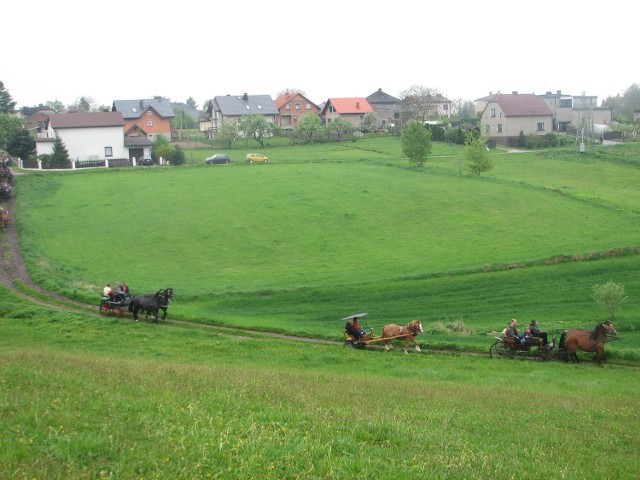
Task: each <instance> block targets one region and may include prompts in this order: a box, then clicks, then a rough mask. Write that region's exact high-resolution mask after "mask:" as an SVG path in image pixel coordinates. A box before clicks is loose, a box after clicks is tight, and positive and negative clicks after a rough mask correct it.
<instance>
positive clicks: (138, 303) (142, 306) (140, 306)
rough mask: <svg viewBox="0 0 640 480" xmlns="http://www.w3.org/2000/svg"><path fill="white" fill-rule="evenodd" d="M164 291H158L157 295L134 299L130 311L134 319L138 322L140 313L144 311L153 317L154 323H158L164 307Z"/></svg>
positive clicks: (152, 294) (151, 294)
mask: <svg viewBox="0 0 640 480" xmlns="http://www.w3.org/2000/svg"><path fill="white" fill-rule="evenodd" d="M164 295H165V291H164V289H160V290H158V291H157V292H156V293H150V294H148V295H141V296H137V297H133V298H132V299H131V302H130V303H129V311H130V312H131V313H132V314H133V318H134V319H135V320H136V322H137V321H138V312H139V311H140V310H144V311H145V312H147V314H148V315H153V321H154V322H157V321H158V310H160V308H161V307H162V306H163V305H164V303H163V302H164Z"/></svg>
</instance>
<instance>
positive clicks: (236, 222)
mask: <svg viewBox="0 0 640 480" xmlns="http://www.w3.org/2000/svg"><path fill="white" fill-rule="evenodd" d="M630 148H631V149H630ZM630 148H627V149H626V150H621V149H618V148H616V149H614V150H613V152H614V154H613V155H606V156H605V155H601V154H598V155H591V156H588V157H583V156H580V155H576V154H573V153H571V152H570V151H569V152H568V151H566V150H565V151H553V152H546V153H526V154H509V155H505V154H499V153H494V154H495V155H496V160H497V164H496V168H495V169H494V170H492V171H491V172H490V173H489V175H488V177H489V178H480V179H478V178H469V177H466V176H459V175H458V174H457V173H458V172H457V168H458V163H459V160H458V157H456V156H455V153H456V152H457V153H459V152H460V149H459V148H458V147H453V146H447V145H440V144H436V146H435V148H434V156H433V158H432V159H431V160H430V161H429V163H428V165H427V167H426V168H425V169H423V171H418V172H416V171H415V170H413V169H409V168H407V167H406V161H404V160H402V159H401V158H400V152H399V150H400V144H399V141H398V140H397V139H388V138H386V139H385V138H383V139H380V138H375V139H370V140H364V141H358V142H355V143H352V142H347V143H344V144H339V145H338V144H329V145H311V146H304V147H271V148H270V149H268V153H269V155H270V157H271V158H272V159H274V163H273V164H271V165H244V164H239V165H238V164H236V165H233V166H230V167H220V166H216V167H209V168H204V167H196V168H185V169H151V170H136V171H132V170H120V171H108V172H107V171H97V172H82V173H79V174H77V175H68V174H61V175H56V174H47V175H39V176H30V177H29V178H26V179H25V178H22V179H20V180H21V184H20V192H21V195H20V196H19V197H18V200H19V202H20V217H19V221H20V228H21V233H22V238H23V240H24V243H23V251H24V252H25V253H26V254H27V256H28V259H29V261H30V270H31V272H32V274H33V276H34V277H35V278H36V279H37V280H38V281H40V282H42V283H45V284H48V285H49V286H51V287H53V288H62V289H63V290H65V291H67V292H68V293H71V294H73V295H79V296H80V297H84V298H85V299H87V300H88V301H93V300H94V298H95V296H96V293H95V292H97V291H98V289H99V287H100V285H101V284H102V282H104V281H105V279H107V280H108V281H115V280H126V281H128V282H129V284H130V285H133V286H134V289H138V291H140V290H143V291H152V290H155V289H156V288H159V287H160V286H172V287H174V288H175V289H176V291H177V292H178V295H177V298H176V301H175V302H174V304H173V306H172V312H173V315H174V316H175V315H178V316H183V317H187V318H193V319H202V320H205V321H210V322H215V323H221V324H235V325H240V326H248V327H249V326H258V327H260V328H265V329H278V330H282V331H291V332H295V333H302V334H310V335H320V336H325V337H334V336H335V334H336V330H339V328H340V326H339V325H337V324H339V323H340V322H339V319H340V318H342V317H343V316H345V315H347V314H349V313H353V312H355V311H368V312H370V314H371V315H370V317H369V318H370V320H371V323H372V325H374V326H379V325H380V324H382V323H387V322H391V321H394V322H398V323H403V322H405V321H407V320H408V319H410V318H421V319H423V321H425V322H426V323H427V324H428V325H429V328H430V330H432V331H433V332H435V333H437V334H438V335H439V336H437V337H436V336H434V337H433V338H431V339H429V341H430V342H431V343H434V344H438V345H442V346H448V347H451V345H452V343H458V344H465V345H467V346H470V347H474V346H475V348H479V349H482V348H483V347H482V345H483V344H485V343H486V341H487V338H486V336H487V334H489V335H490V334H491V333H492V332H493V331H495V330H497V329H499V328H502V326H503V324H504V323H505V322H506V320H507V319H508V318H511V317H513V316H517V317H518V318H521V320H529V319H531V318H538V320H541V321H542V322H543V324H544V325H546V328H547V329H548V330H550V331H560V330H561V329H563V328H566V327H567V326H574V325H575V326H580V327H585V328H586V327H591V326H592V325H593V323H594V322H595V321H598V320H599V319H600V318H601V313H600V312H599V311H598V310H597V308H595V306H594V304H593V301H592V300H591V299H590V297H589V294H590V291H591V286H592V285H594V284H595V283H604V282H606V281H608V280H609V279H613V280H614V281H617V282H620V283H623V284H624V285H626V286H627V290H628V292H629V293H631V295H630V298H629V301H628V302H627V304H626V305H625V306H624V308H623V309H622V310H621V311H620V316H619V322H618V327H619V329H620V327H621V326H622V327H623V330H622V331H623V332H625V331H626V332H629V331H631V332H633V331H635V329H636V327H637V325H636V323H637V322H635V318H637V315H638V312H639V311H640V303H639V301H638V296H637V295H635V294H634V293H633V292H637V291H638V284H639V281H640V279H639V278H638V275H637V272H638V271H639V270H638V268H637V266H638V265H637V263H638V259H637V257H626V258H621V259H616V260H613V259H609V260H600V261H598V262H596V263H585V264H561V265H557V266H547V267H537V268H535V269H527V270H520V269H516V270H511V271H509V272H499V273H484V274H479V273H473V274H469V272H482V271H496V270H501V268H502V267H504V265H507V264H519V265H526V264H529V263H531V262H534V263H536V262H537V263H542V264H544V263H545V259H549V258H551V257H555V256H557V255H567V256H571V255H582V254H589V252H593V251H605V250H609V249H612V248H619V247H629V246H637V245H638V238H639V237H638V227H637V224H638V222H637V220H638V219H637V211H638V207H639V205H640V204H639V202H640V200H639V198H638V195H639V194H638V189H637V188H636V186H637V179H638V165H637V160H636V157H635V156H633V151H634V150H633V146H631V147H630ZM603 151H604V150H603ZM607 151H608V150H607ZM629 152H631V154H629ZM232 153H233V152H232ZM309 162H314V163H309ZM549 263H554V262H553V261H550V262H549ZM228 292H231V293H228ZM454 321H462V322H464V323H465V324H467V325H468V326H469V327H470V328H471V329H472V331H473V332H475V333H476V334H477V335H476V336H473V335H472V336H466V337H459V336H455V335H454V336H451V335H444V334H443V332H441V331H440V329H439V328H438V325H437V324H438V322H445V323H446V322H454ZM624 343H625V345H629V344H631V345H635V344H636V343H637V342H636V341H635V340H634V339H632V338H631V337H630V336H627V341H626V342H624ZM621 346H622V344H621V343H620V344H616V345H612V347H611V349H612V350H613V351H615V350H616V349H617V348H621Z"/></svg>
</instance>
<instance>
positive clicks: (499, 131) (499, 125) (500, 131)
mask: <svg viewBox="0 0 640 480" xmlns="http://www.w3.org/2000/svg"><path fill="white" fill-rule="evenodd" d="M498 133H502V124H501V123H499V124H498Z"/></svg>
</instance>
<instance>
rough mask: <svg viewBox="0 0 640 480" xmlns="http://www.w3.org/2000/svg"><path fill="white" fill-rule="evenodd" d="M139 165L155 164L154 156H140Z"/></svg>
mask: <svg viewBox="0 0 640 480" xmlns="http://www.w3.org/2000/svg"><path fill="white" fill-rule="evenodd" d="M138 165H153V158H151V157H140V158H139V159H138Z"/></svg>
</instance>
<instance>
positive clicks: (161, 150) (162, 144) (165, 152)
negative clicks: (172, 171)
mask: <svg viewBox="0 0 640 480" xmlns="http://www.w3.org/2000/svg"><path fill="white" fill-rule="evenodd" d="M172 152H173V147H172V146H171V144H170V143H169V140H167V137H165V136H164V135H156V138H155V140H154V141H153V144H152V145H151V156H152V157H153V158H154V160H157V159H159V158H160V157H162V158H167V159H168V158H169V155H171V153H172Z"/></svg>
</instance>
